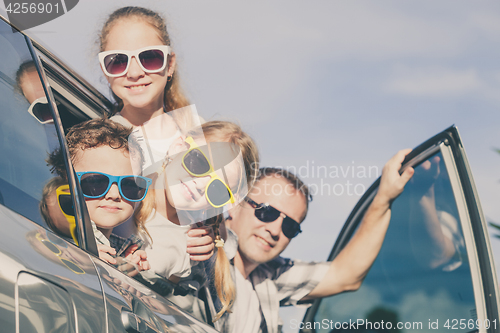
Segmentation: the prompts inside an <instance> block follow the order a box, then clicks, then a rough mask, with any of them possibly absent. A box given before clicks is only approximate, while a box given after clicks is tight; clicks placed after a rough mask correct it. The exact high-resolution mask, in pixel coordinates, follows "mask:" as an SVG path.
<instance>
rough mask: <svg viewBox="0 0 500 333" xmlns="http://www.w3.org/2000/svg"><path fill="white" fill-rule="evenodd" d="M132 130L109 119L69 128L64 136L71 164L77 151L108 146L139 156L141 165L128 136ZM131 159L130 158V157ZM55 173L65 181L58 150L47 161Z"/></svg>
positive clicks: (141, 158) (63, 167) (137, 146)
mask: <svg viewBox="0 0 500 333" xmlns="http://www.w3.org/2000/svg"><path fill="white" fill-rule="evenodd" d="M130 133H132V128H127V127H125V126H123V125H121V124H119V123H117V122H114V121H112V120H110V119H100V118H99V119H92V120H88V121H85V122H83V123H80V124H77V125H75V126H73V127H71V128H70V129H69V131H68V134H66V143H67V145H68V150H69V155H70V159H71V162H72V163H73V164H75V162H76V158H77V154H78V152H79V151H84V150H87V149H91V148H97V147H101V146H110V147H111V148H113V149H123V150H125V151H127V152H129V154H131V155H132V152H133V154H134V155H135V154H139V156H138V157H139V160H140V161H141V163H142V162H143V161H144V159H143V155H142V150H141V148H140V146H139V145H138V144H137V142H136V141H135V140H133V139H132V137H130V141H129V136H130ZM131 157H132V156H131ZM47 162H48V163H49V165H52V170H51V171H53V172H54V171H55V172H56V173H57V174H58V175H59V176H61V177H62V178H63V179H67V175H66V167H65V164H64V157H63V154H62V151H61V150H60V149H57V150H55V151H54V152H52V153H51V154H50V155H49V158H48V160H47Z"/></svg>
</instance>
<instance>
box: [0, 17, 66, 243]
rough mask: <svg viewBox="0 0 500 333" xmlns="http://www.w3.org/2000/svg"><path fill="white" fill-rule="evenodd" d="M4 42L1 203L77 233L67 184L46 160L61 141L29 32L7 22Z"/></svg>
mask: <svg viewBox="0 0 500 333" xmlns="http://www.w3.org/2000/svg"><path fill="white" fill-rule="evenodd" d="M0 45H1V47H0V59H2V61H1V62H0V101H1V104H0V155H1V158H0V204H2V205H4V206H6V207H8V208H10V209H12V210H14V211H15V212H17V213H19V214H21V215H23V216H25V217H27V218H28V219H30V220H32V221H34V222H36V223H38V224H40V225H42V226H44V227H45V226H47V225H49V226H52V229H55V230H56V231H60V232H58V233H59V234H61V235H63V236H67V237H71V232H70V230H69V229H70V227H69V226H68V223H69V222H68V217H69V218H70V216H69V215H68V214H65V213H64V212H63V211H62V208H61V204H60V203H59V201H58V198H60V197H61V196H60V195H57V193H56V190H57V188H58V187H59V186H62V185H64V184H63V182H62V181H61V180H60V179H59V180H57V179H54V178H53V175H52V174H51V172H50V168H49V167H48V166H47V162H46V159H47V157H48V153H50V152H51V151H53V150H54V149H56V148H57V147H58V146H59V143H58V138H57V133H56V129H55V125H54V123H53V120H52V116H51V114H50V110H49V107H48V104H47V98H46V96H45V93H44V90H43V86H42V83H41V81H40V78H39V75H38V72H37V70H36V67H35V64H34V62H33V59H32V57H31V54H30V52H29V50H28V45H27V43H26V40H25V37H24V36H23V35H22V34H20V33H18V32H13V31H12V29H11V27H10V26H9V25H7V24H6V23H5V22H3V21H0ZM56 185H57V186H56ZM62 200H63V201H64V200H65V199H62ZM66 206H67V205H66ZM63 207H64V205H63ZM67 212H68V210H67ZM42 215H43V216H42ZM70 219H71V218H70ZM73 221H74V219H73ZM47 222H48V223H47ZM51 222H53V223H51ZM57 225H62V226H63V229H62V230H59V229H57Z"/></svg>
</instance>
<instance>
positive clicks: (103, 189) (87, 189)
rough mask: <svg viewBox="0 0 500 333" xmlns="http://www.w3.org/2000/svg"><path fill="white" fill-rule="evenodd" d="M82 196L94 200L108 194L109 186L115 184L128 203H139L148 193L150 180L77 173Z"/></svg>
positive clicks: (98, 173) (138, 177) (92, 172)
mask: <svg viewBox="0 0 500 333" xmlns="http://www.w3.org/2000/svg"><path fill="white" fill-rule="evenodd" d="M76 176H77V177H78V181H79V182H80V187H81V188H82V192H83V196H84V197H86V198H90V199H96V198H100V197H102V196H104V195H105V194H106V193H108V191H109V189H110V188H111V185H113V184H114V183H116V184H117V185H118V190H119V191H120V195H121V196H122V198H124V199H125V200H128V201H134V202H136V201H141V200H143V199H144V197H145V196H146V194H147V193H148V188H149V185H151V183H152V182H153V181H152V180H151V179H149V178H147V177H142V176H112V175H108V174H106V173H102V172H95V171H87V172H77V173H76Z"/></svg>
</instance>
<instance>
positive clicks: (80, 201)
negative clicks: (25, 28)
mask: <svg viewBox="0 0 500 333" xmlns="http://www.w3.org/2000/svg"><path fill="white" fill-rule="evenodd" d="M7 23H8V22H7ZM21 34H22V32H21ZM23 35H24V38H25V40H26V43H27V45H28V49H29V52H30V54H31V57H32V59H33V62H34V64H35V67H36V70H37V72H38V76H39V78H40V81H41V83H42V86H43V90H44V93H45V96H46V98H47V101H48V105H49V108H50V111H51V114H52V117H53V120H54V126H55V128H56V133H57V137H58V140H59V147H60V149H61V151H62V153H63V156H64V164H65V167H66V172H67V178H68V183H69V187H70V191H71V193H72V194H73V195H72V199H73V207H75V221H76V225H77V231H78V232H77V235H78V246H79V247H80V248H81V249H83V250H85V251H87V252H89V253H92V254H94V255H96V256H99V252H98V250H97V244H96V241H95V238H94V234H93V231H92V225H91V223H90V217H89V215H88V211H87V207H86V206H85V200H84V198H83V195H82V191H81V189H80V184H79V183H78V182H77V181H76V174H75V171H74V169H73V165H72V163H71V162H70V157H69V151H68V146H67V144H66V139H65V135H64V127H63V125H62V122H61V119H60V117H59V110H58V109H57V104H56V102H55V98H54V95H53V93H52V89H51V86H50V84H49V81H48V78H47V75H46V74H45V70H44V68H43V66H42V64H41V60H40V58H39V56H38V54H37V52H36V50H35V48H34V46H33V43H32V41H31V38H30V37H28V36H26V35H25V34H23ZM75 194H76V195H75Z"/></svg>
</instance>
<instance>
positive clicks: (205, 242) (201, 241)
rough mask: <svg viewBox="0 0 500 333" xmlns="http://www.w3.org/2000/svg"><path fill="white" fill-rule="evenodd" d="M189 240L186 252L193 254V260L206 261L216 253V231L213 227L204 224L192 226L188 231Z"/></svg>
mask: <svg viewBox="0 0 500 333" xmlns="http://www.w3.org/2000/svg"><path fill="white" fill-rule="evenodd" d="M187 235H188V241H187V249H186V252H187V253H189V254H190V255H191V256H190V258H191V260H194V261H205V260H208V259H210V258H211V257H212V256H213V255H214V247H215V245H214V239H215V236H214V232H213V229H212V227H208V226H203V227H197V228H191V230H189V231H188V233H187Z"/></svg>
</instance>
